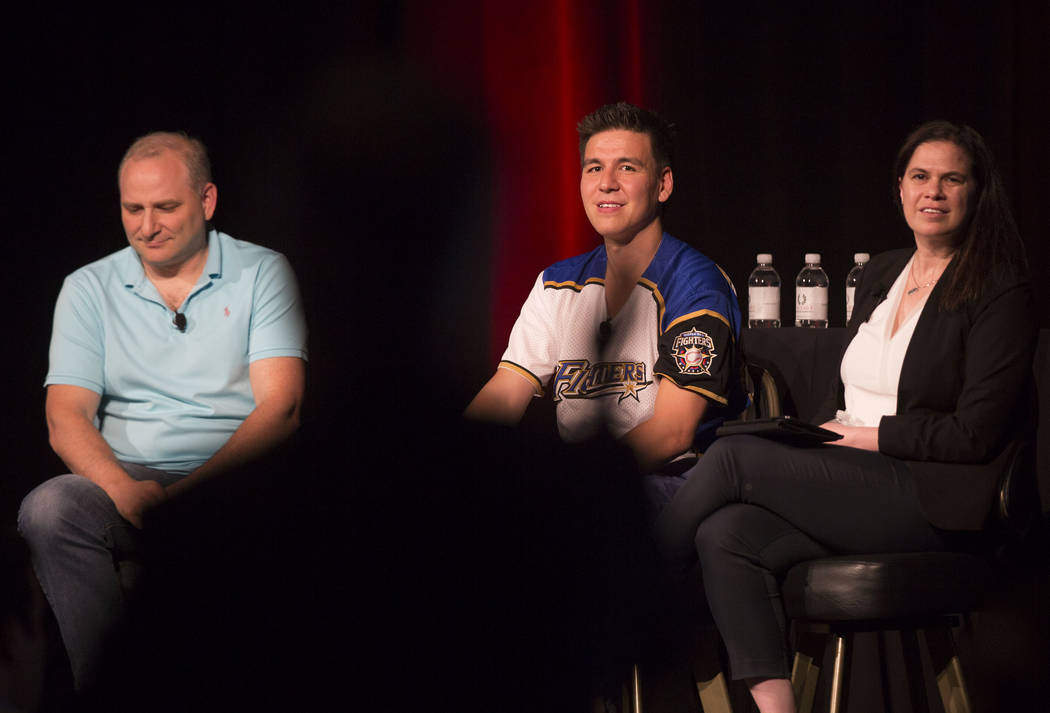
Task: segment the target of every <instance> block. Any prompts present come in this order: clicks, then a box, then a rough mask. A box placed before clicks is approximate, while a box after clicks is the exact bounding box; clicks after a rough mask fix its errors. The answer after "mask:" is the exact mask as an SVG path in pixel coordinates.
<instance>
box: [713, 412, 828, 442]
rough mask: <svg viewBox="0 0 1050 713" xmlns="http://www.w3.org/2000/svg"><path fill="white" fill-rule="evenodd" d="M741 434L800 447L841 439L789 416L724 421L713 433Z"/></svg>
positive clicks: (818, 427)
mask: <svg viewBox="0 0 1050 713" xmlns="http://www.w3.org/2000/svg"><path fill="white" fill-rule="evenodd" d="M741 433H746V434H749V435H752V436H761V437H762V438H769V439H772V440H774V441H783V442H784V443H792V444H794V445H800V446H805V445H814V444H817V443H824V442H826V441H837V440H839V439H840V438H842V435H841V434H839V433H835V432H834V431H829V430H828V429H826V428H821V427H820V426H814V425H813V424H812V423H806V422H805V421H799V420H798V419H796V418H791V416H774V417H773V418H758V419H754V420H752V421H726V422H725V423H723V424H722V425H721V426H719V427H718V430H717V431H716V432H715V434H716V435H718V436H735V435H738V434H741Z"/></svg>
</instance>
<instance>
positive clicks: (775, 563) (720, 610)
mask: <svg viewBox="0 0 1050 713" xmlns="http://www.w3.org/2000/svg"><path fill="white" fill-rule="evenodd" d="M686 475H687V476H688V477H687V480H686V482H685V483H684V484H683V485H682V487H681V488H679V490H678V492H677V493H676V494H675V496H674V498H673V499H672V500H671V502H670V503H669V504H668V505H667V506H666V507H664V508H663V510H662V511H661V513H660V515H659V517H658V518H657V521H656V524H655V535H656V539H657V542H658V544H659V546H660V548H661V550H662V552H663V554H664V556H665V557H666V558H667V559H668V560H669V561H670V562H671V563H672V564H673V565H677V566H685V565H689V564H691V563H692V562H695V561H697V559H699V564H700V567H701V574H702V577H703V581H704V589H705V591H706V594H707V600H708V603H709V605H710V608H711V614H712V616H713V617H714V620H715V623H716V624H717V626H718V629H719V632H720V633H721V635H722V638H723V640H724V641H725V645H726V649H727V650H728V652H729V660H730V667H731V670H732V677H733V678H735V679H742V678H788V677H789V675H790V661H789V654H790V652H789V650H788V643H787V625H786V622H785V617H784V609H783V603H782V601H781V597H780V589H779V577H780V576H782V575H783V574H784V573H785V572H786V571H787V570H788V569H789V568H790V567H791V566H792V565H794V564H797V563H798V562H801V561H803V560H807V559H813V558H816V557H825V556H828V555H831V554H863V553H876V552H908V551H924V550H941V549H944V548H945V542H944V538H943V537H942V535H941V534H940V533H939V531H937V530H936V529H935V528H934V527H933V526H932V525H930V524H929V523H928V522H927V521H926V518H925V517H924V516H923V514H922V511H921V509H920V507H919V499H918V496H917V494H916V491H915V486H914V483H913V481H912V476H911V473H910V471H909V470H908V468H907V465H906V464H904V463H903V462H901V461H899V460H896V459H893V458H890V457H888V456H885V455H882V454H881V453H874V452H870V451H863V450H858V449H855V448H845V447H841V446H817V447H812V448H795V447H792V446H787V445H783V444H780V443H776V442H773V441H770V440H766V439H762V438H757V437H754V436H731V437H729V438H722V439H720V440H718V441H716V442H715V444H714V445H713V446H712V447H711V448H709V449H708V451H707V452H706V453H705V454H704V455H703V456H702V457H701V458H700V460H699V462H698V463H697V464H696V466H694V467H693V468H692V469H691V470H690V471H688V472H687V474H686Z"/></svg>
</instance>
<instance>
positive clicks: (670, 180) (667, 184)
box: [657, 166, 674, 203]
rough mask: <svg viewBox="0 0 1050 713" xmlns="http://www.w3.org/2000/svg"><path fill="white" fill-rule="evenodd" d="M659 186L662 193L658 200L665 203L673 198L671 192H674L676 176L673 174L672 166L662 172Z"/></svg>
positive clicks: (666, 167) (665, 167)
mask: <svg viewBox="0 0 1050 713" xmlns="http://www.w3.org/2000/svg"><path fill="white" fill-rule="evenodd" d="M659 185H660V193H659V195H658V196H657V200H658V201H660V202H661V203H663V202H665V201H666V200H667V199H668V198H670V197H671V192H672V191H673V190H674V174H673V173H672V172H671V167H670V166H664V168H663V170H662V171H660V183H659Z"/></svg>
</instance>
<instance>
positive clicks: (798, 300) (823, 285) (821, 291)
mask: <svg viewBox="0 0 1050 713" xmlns="http://www.w3.org/2000/svg"><path fill="white" fill-rule="evenodd" d="M795 326H796V327H817V328H821V329H824V328H826V327H827V326H828V275H827V273H826V272H824V268H822V267H821V266H820V253H806V266H805V267H803V268H802V271H801V272H799V273H798V277H797V278H795Z"/></svg>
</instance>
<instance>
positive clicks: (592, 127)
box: [576, 102, 674, 170]
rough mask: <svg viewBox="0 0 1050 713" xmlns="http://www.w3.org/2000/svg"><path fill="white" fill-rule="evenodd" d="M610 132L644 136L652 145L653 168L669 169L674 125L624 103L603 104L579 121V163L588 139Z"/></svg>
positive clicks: (672, 151) (652, 113)
mask: <svg viewBox="0 0 1050 713" xmlns="http://www.w3.org/2000/svg"><path fill="white" fill-rule="evenodd" d="M610 129H626V130H627V131H637V132H638V133H639V134H645V135H646V136H648V137H649V142H650V143H651V144H652V149H653V158H655V159H656V166H657V168H659V169H661V170H663V169H664V168H667V167H669V166H671V164H672V159H673V157H674V126H673V125H672V124H671V123H670V122H668V121H666V120H664V119H663V118H662V117H660V116H659V115H658V114H656V113H654V112H651V111H649V110H648V109H641V108H639V107H636V106H635V105H634V104H628V103H627V102H617V103H615V104H606V105H605V106H602V107H599V108H597V109H595V110H594V111H592V112H591V113H590V114H588V115H587V116H585V117H583V118H582V119H580V123H578V124H577V125H576V131H577V133H579V135H580V162H581V163H582V162H583V152H584V150H585V149H586V148H587V142H588V141H589V140H590V138H591V137H592V136H594V135H595V134H599V133H601V132H603V131H609V130H610Z"/></svg>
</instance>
